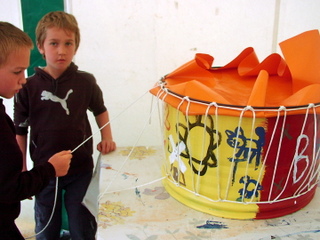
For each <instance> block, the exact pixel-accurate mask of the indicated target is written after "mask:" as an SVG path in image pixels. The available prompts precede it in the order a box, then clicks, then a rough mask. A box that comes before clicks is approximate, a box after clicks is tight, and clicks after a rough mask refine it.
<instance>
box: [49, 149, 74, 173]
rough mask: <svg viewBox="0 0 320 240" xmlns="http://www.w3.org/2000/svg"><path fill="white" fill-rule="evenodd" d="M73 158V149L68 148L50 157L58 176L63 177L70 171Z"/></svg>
mask: <svg viewBox="0 0 320 240" xmlns="http://www.w3.org/2000/svg"><path fill="white" fill-rule="evenodd" d="M71 158H72V154H71V151H70V150H68V151H61V152H58V153H56V154H54V155H53V156H52V157H51V158H50V159H49V161H48V162H49V163H51V164H52V165H53V167H54V170H55V171H56V177H62V176H65V175H66V174H67V173H68V170H69V167H70V162H71Z"/></svg>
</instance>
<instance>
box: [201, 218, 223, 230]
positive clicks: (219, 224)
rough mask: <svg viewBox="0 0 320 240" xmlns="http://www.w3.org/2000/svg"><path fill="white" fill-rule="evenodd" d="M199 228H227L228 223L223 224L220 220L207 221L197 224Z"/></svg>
mask: <svg viewBox="0 0 320 240" xmlns="http://www.w3.org/2000/svg"><path fill="white" fill-rule="evenodd" d="M197 228H204V229H227V228H228V227H227V225H225V224H223V223H222V222H218V221H210V220H208V221H206V224H204V225H201V226H197Z"/></svg>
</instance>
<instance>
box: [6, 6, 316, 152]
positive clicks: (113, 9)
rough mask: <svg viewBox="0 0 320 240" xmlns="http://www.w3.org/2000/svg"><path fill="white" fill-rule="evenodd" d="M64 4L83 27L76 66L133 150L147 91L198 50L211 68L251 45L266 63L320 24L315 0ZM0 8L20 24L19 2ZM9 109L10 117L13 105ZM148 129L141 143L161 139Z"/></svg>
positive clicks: (121, 140) (120, 139)
mask: <svg viewBox="0 0 320 240" xmlns="http://www.w3.org/2000/svg"><path fill="white" fill-rule="evenodd" d="M65 5H66V11H68V12H70V13H72V14H74V15H75V17H76V18H77V20H78V23H79V26H80V30H81V43H80V48H79V50H78V53H77V55H76V57H75V63H76V64H77V65H78V66H79V68H80V69H81V70H85V71H88V72H91V73H93V74H94V75H95V77H96V79H97V81H98V83H99V85H100V86H101V88H102V90H103V93H104V98H105V102H106V106H107V108H108V110H109V113H110V117H111V119H112V122H111V125H112V129H113V135H114V139H115V141H116V142H117V145H118V146H132V145H133V144H135V141H136V139H137V137H138V136H139V134H140V132H141V131H142V128H143V126H144V124H145V122H146V120H147V119H148V117H149V115H150V105H151V102H152V101H151V100H152V95H151V94H149V93H147V92H148V90H149V89H150V88H152V87H153V85H154V84H155V83H156V82H157V81H158V80H159V79H160V78H161V77H162V76H164V75H165V74H167V73H170V72H172V71H173V70H174V69H176V68H177V67H179V66H181V65H182V64H184V63H185V62H188V61H190V60H192V59H193V57H194V55H195V54H196V53H198V52H202V53H207V54H210V55H212V56H213V57H214V58H215V61H214V66H221V65H225V64H227V63H228V62H229V61H231V60H232V59H233V58H234V57H236V56H237V55H238V54H239V53H240V52H241V51H242V50H243V49H244V48H246V47H253V48H254V49H255V51H256V53H257V55H258V57H259V59H260V61H262V60H263V59H264V58H266V57H267V56H268V55H270V54H271V53H273V52H278V53H280V52H279V48H278V43H279V42H281V41H283V40H286V39H288V38H290V37H293V36H295V35H297V34H299V33H302V32H304V31H307V30H311V29H319V26H320V14H319V9H320V1H317V0H305V1H302V0H268V1H266V0H224V1H222V0H220V1H218V0H91V1H87V0H67V1H66V4H65ZM0 6H1V8H0V20H1V21H8V22H11V23H13V24H15V25H17V26H18V27H21V26H22V23H21V21H22V20H21V19H22V17H21V11H20V1H18V0H12V1H7V0H0ZM133 102H135V104H134V105H133V106H132V107H129V108H128V106H129V105H130V104H132V103H133ZM6 105H7V111H8V112H9V114H11V115H12V104H11V101H6ZM91 118H92V117H91ZM93 126H94V131H96V128H95V124H93ZM148 129H149V130H148V131H149V133H148V134H147V135H146V136H144V137H143V138H141V140H140V142H139V144H140V145H147V146H148V145H150V146H151V145H157V144H158V143H159V142H161V137H160V129H159V125H158V123H157V121H152V122H151V125H150V127H148ZM150 129H151V130H150Z"/></svg>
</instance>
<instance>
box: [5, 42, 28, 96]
mask: <svg viewBox="0 0 320 240" xmlns="http://www.w3.org/2000/svg"><path fill="white" fill-rule="evenodd" d="M29 61H30V49H29V48H20V49H17V50H15V51H13V52H11V53H10V54H9V56H8V59H7V62H6V63H5V64H4V65H2V66H0V96H2V97H4V98H12V97H13V96H14V94H16V93H18V92H19V90H20V89H21V88H22V85H23V84H25V83H26V78H25V74H24V71H25V70H26V69H27V68H28V66H29Z"/></svg>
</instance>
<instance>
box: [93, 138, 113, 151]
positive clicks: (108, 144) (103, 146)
mask: <svg viewBox="0 0 320 240" xmlns="http://www.w3.org/2000/svg"><path fill="white" fill-rule="evenodd" d="M97 149H98V151H99V152H101V153H102V154H107V153H109V152H112V151H114V150H116V143H115V142H114V141H113V140H102V141H101V142H100V143H99V144H98V145H97Z"/></svg>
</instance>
